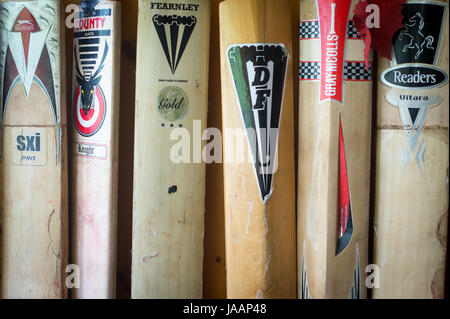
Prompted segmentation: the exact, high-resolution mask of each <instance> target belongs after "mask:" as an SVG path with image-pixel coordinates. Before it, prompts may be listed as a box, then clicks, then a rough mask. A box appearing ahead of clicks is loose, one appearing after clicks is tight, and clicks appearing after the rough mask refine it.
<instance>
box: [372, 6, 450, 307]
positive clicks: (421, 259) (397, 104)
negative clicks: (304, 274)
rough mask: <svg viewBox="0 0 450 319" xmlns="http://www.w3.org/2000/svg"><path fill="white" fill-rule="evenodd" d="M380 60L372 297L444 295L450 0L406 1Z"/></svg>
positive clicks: (432, 296)
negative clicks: (374, 284) (375, 281)
mask: <svg viewBox="0 0 450 319" xmlns="http://www.w3.org/2000/svg"><path fill="white" fill-rule="evenodd" d="M402 13H403V16H404V19H403V27H402V28H401V29H400V30H398V32H397V33H396V34H395V36H394V38H393V42H392V52H393V55H392V60H391V61H389V60H388V59H385V58H380V59H379V61H378V73H379V74H378V92H377V95H378V105H377V108H378V109H377V114H378V119H377V123H378V127H377V138H378V139H377V156H376V184H375V220H374V227H375V229H374V234H375V236H374V263H375V264H376V265H378V266H379V269H380V274H381V275H380V278H379V288H378V289H374V290H373V293H372V296H373V298H395V299H397V298H417V299H424V298H444V281H445V269H446V247H447V228H448V226H447V225H448V165H449V162H448V156H449V149H448V134H449V132H448V122H449V120H448V118H449V116H448V115H449V114H448V113H449V104H448V101H449V96H448V72H449V64H448V50H449V45H448V23H449V22H448V1H407V3H406V4H405V5H404V8H403V11H402Z"/></svg>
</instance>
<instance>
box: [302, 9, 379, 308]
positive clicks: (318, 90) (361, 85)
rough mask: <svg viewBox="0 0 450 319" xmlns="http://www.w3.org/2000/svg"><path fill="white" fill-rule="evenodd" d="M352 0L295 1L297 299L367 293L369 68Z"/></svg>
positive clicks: (355, 297)
mask: <svg viewBox="0 0 450 319" xmlns="http://www.w3.org/2000/svg"><path fill="white" fill-rule="evenodd" d="M356 2H357V1H352V0H340V1H336V0H304V1H301V2H300V40H299V41H300V75H299V76H300V78H299V79H300V84H299V86H300V88H299V105H300V110H299V130H300V132H299V159H298V169H299V176H298V198H297V200H298V206H297V207H298V210H297V211H298V228H297V235H298V245H297V247H298V254H297V257H298V295H299V297H300V298H308V299H309V298H354V299H359V298H366V296H367V290H366V288H365V285H364V282H365V268H366V265H367V263H368V225H369V184H370V182H369V181H370V150H371V146H370V145H371V120H372V70H371V63H369V69H366V67H365V63H364V42H363V41H362V39H361V38H360V36H359V35H358V31H357V30H356V28H355V25H354V22H353V21H352V20H351V17H352V16H353V11H354V7H355V5H356Z"/></svg>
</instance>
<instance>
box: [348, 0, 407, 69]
mask: <svg viewBox="0 0 450 319" xmlns="http://www.w3.org/2000/svg"><path fill="white" fill-rule="evenodd" d="M405 2H406V1H405V0H367V1H364V0H361V1H359V2H358V4H357V5H356V7H355V15H354V16H353V23H354V25H355V27H356V29H357V30H358V34H359V35H360V36H361V37H362V39H363V40H364V44H365V49H364V62H365V65H366V69H369V53H370V49H373V50H375V51H377V52H378V54H379V55H380V56H382V57H384V58H387V59H389V60H391V58H392V57H391V44H392V38H393V36H394V34H395V33H396V32H397V31H398V30H399V29H400V28H401V27H402V26H403V23H402V20H403V13H402V9H403V4H404V3H405ZM371 5H376V6H377V7H378V9H379V10H378V9H374V8H373V7H371ZM368 6H369V8H367V7H368ZM377 11H378V12H379V28H377V27H373V28H369V27H368V23H367V22H374V20H373V19H374V18H377V17H375V14H376V12H377Z"/></svg>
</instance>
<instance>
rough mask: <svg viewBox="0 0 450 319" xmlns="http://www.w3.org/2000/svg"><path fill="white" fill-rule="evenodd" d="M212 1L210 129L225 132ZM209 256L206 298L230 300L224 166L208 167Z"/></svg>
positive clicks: (216, 18) (216, 17) (215, 1)
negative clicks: (226, 260)
mask: <svg viewBox="0 0 450 319" xmlns="http://www.w3.org/2000/svg"><path fill="white" fill-rule="evenodd" d="M222 1H223V0H212V1H211V35H210V43H211V45H210V54H209V55H210V59H209V89H208V97H209V110H208V127H214V128H217V129H219V130H222V95H221V91H220V89H221V85H220V84H221V81H220V74H219V71H220V39H219V32H220V29H219V4H220V2H222ZM204 245H205V256H204V263H203V268H204V271H203V297H204V298H206V299H225V298H226V270H225V216H224V202H223V165H222V163H221V162H219V163H211V164H208V165H206V198H205V239H204Z"/></svg>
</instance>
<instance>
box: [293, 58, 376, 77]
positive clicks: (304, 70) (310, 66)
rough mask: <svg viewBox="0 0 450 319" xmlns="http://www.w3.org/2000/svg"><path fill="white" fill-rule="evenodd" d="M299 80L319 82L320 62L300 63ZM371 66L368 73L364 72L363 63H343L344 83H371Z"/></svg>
mask: <svg viewBox="0 0 450 319" xmlns="http://www.w3.org/2000/svg"><path fill="white" fill-rule="evenodd" d="M300 80H302V81H307V80H320V62H319V61H308V62H300ZM371 80H372V64H370V66H369V71H367V70H366V67H365V66H364V62H359V61H355V62H353V61H345V62H344V81H371Z"/></svg>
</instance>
